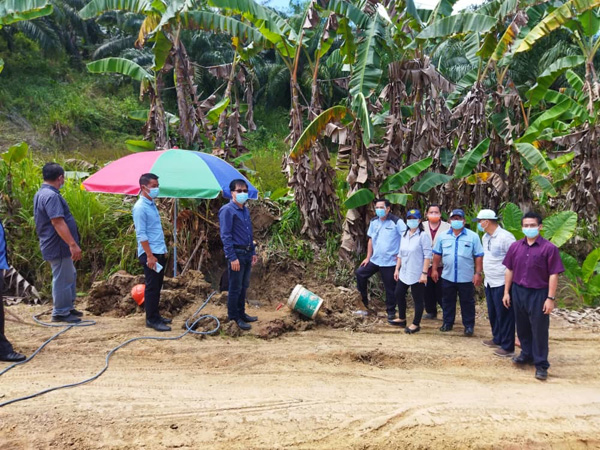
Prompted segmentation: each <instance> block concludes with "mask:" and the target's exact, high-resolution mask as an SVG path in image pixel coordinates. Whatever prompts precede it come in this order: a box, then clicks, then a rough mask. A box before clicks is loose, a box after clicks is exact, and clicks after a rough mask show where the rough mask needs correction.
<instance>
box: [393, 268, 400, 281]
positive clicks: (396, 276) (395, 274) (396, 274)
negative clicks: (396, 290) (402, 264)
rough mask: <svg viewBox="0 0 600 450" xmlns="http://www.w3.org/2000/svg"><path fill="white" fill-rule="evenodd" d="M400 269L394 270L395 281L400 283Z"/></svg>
mask: <svg viewBox="0 0 600 450" xmlns="http://www.w3.org/2000/svg"><path fill="white" fill-rule="evenodd" d="M398 275H399V274H398V269H396V270H394V280H395V281H398Z"/></svg>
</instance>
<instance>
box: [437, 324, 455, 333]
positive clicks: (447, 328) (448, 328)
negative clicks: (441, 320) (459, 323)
mask: <svg viewBox="0 0 600 450" xmlns="http://www.w3.org/2000/svg"><path fill="white" fill-rule="evenodd" d="M453 327H454V325H450V324H447V323H445V324H444V325H442V326H441V327H440V331H452V328H453Z"/></svg>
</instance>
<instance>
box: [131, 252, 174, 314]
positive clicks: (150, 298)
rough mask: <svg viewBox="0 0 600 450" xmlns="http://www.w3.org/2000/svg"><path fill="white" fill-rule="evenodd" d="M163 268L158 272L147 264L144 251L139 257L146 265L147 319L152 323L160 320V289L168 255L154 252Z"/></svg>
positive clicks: (145, 302) (145, 298)
mask: <svg viewBox="0 0 600 450" xmlns="http://www.w3.org/2000/svg"><path fill="white" fill-rule="evenodd" d="M154 256H155V257H156V259H157V260H158V262H159V263H160V265H161V266H163V269H162V270H161V271H160V272H159V273H156V272H155V271H154V270H152V269H151V268H150V267H148V266H147V265H146V262H147V261H148V256H147V255H146V254H145V253H143V254H142V255H141V256H140V257H139V258H138V259H139V260H140V263H141V264H142V266H143V267H144V278H145V282H146V290H145V291H144V308H145V309H146V320H147V321H148V322H150V323H159V322H160V312H159V311H158V302H159V301H160V290H161V289H162V285H163V280H164V278H165V264H166V263H167V257H166V256H165V255H157V254H154Z"/></svg>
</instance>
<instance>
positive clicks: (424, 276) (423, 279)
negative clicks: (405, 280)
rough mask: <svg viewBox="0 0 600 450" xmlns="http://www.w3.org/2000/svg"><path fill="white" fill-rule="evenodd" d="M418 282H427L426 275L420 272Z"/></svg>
mask: <svg viewBox="0 0 600 450" xmlns="http://www.w3.org/2000/svg"><path fill="white" fill-rule="evenodd" d="M419 283H423V284H427V275H425V274H424V273H422V274H421V276H420V277H419Z"/></svg>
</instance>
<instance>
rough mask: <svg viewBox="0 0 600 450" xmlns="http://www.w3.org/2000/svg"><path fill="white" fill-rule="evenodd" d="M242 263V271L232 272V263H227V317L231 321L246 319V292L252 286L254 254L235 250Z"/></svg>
mask: <svg viewBox="0 0 600 450" xmlns="http://www.w3.org/2000/svg"><path fill="white" fill-rule="evenodd" d="M235 254H236V255H237V257H238V261H239V262H240V270H238V271H235V270H231V261H228V262H227V270H228V272H229V290H228V295H227V315H228V316H229V320H238V319H242V320H243V319H244V315H245V314H246V290H247V289H248V286H250V269H251V268H252V252H251V251H247V250H242V249H235Z"/></svg>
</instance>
